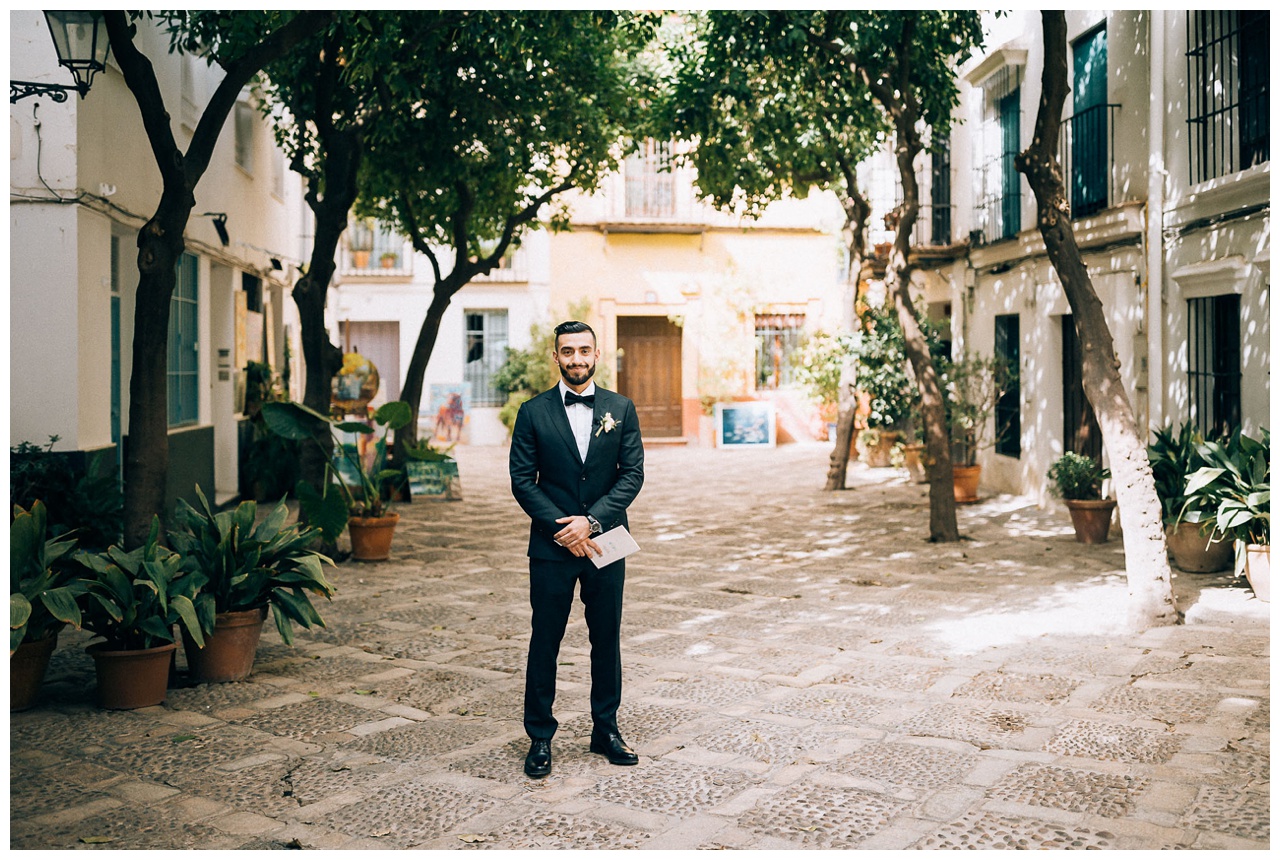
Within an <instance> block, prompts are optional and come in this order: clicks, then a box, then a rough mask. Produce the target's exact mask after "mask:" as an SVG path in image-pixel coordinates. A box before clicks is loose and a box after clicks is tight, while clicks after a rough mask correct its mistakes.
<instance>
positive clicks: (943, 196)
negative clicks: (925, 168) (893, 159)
mask: <svg viewBox="0 0 1280 860" xmlns="http://www.w3.org/2000/svg"><path fill="white" fill-rule="evenodd" d="M929 158H930V170H929V206H930V211H929V240H930V244H933V245H950V244H951V147H950V145H949V144H948V143H945V142H944V143H943V145H942V146H941V148H939V149H937V150H935V151H934V152H932V153H931V154H930V156H929ZM921 214H923V213H921Z"/></svg>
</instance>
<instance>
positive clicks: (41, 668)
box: [9, 501, 83, 711]
mask: <svg viewBox="0 0 1280 860" xmlns="http://www.w3.org/2000/svg"><path fill="white" fill-rule="evenodd" d="M47 521H48V516H47V513H46V511H45V507H44V503H43V502H40V501H36V502H35V503H33V504H32V505H31V510H30V511H27V510H25V509H23V508H22V507H20V506H18V505H14V506H13V520H12V521H11V522H10V523H9V710H11V711H23V710H26V709H27V708H29V707H31V705H32V703H34V702H35V698H36V694H37V693H38V692H39V690H40V684H41V683H42V682H43V681H44V673H45V671H46V670H47V669H48V668H49V658H50V657H51V656H52V655H53V650H54V648H56V647H57V645H58V633H59V632H60V631H61V630H62V628H63V627H64V626H65V625H67V624H70V625H72V626H73V627H79V626H80V607H79V606H77V605H76V596H77V595H78V594H79V593H81V592H82V591H83V586H82V585H81V584H80V583H79V582H78V581H77V580H76V578H75V569H74V567H72V566H71V565H69V564H67V561H68V558H67V557H68V555H69V554H70V553H71V552H72V550H74V549H75V545H76V542H75V539H74V538H67V537H63V538H49V539H46V538H45V535H46V523H47Z"/></svg>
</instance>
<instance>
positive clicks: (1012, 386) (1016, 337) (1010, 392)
mask: <svg viewBox="0 0 1280 860" xmlns="http://www.w3.org/2000/svg"><path fill="white" fill-rule="evenodd" d="M1020 330H1021V325H1020V323H1019V318H1018V315H1017V314H1000V315H998V316H997V317H996V332H995V335H996V338H995V339H996V343H995V354H996V358H999V359H1003V360H1004V362H1005V365H1006V366H1007V367H1008V368H1009V380H1008V383H1007V386H1006V388H1005V391H1004V393H1003V394H1001V395H1000V399H999V400H997V401H996V416H995V417H996V446H995V447H996V453H997V454H1004V455H1005V456H1006V457H1021V456H1022V388H1021V386H1020V385H1019V383H1018V367H1019V361H1020V356H1021V334H1020Z"/></svg>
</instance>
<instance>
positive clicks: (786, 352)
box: [756, 314, 804, 390]
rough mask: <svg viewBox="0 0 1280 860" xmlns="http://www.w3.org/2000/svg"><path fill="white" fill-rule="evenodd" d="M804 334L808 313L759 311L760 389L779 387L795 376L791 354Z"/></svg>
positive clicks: (758, 376) (758, 365) (757, 323)
mask: <svg viewBox="0 0 1280 860" xmlns="http://www.w3.org/2000/svg"><path fill="white" fill-rule="evenodd" d="M803 337H804V314H756V389H757V390H764V389H776V388H783V387H785V386H787V385H790V384H791V383H792V382H793V381H794V380H795V369H794V368H793V367H792V363H791V357H792V356H793V355H795V354H796V353H797V352H798V351H799V349H800V341H801V340H802V339H803Z"/></svg>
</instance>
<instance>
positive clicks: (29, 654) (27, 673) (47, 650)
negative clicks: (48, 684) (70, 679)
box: [9, 635, 58, 711]
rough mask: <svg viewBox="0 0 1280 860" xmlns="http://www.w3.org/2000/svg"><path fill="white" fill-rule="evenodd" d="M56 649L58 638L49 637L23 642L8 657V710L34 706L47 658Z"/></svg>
mask: <svg viewBox="0 0 1280 860" xmlns="http://www.w3.org/2000/svg"><path fill="white" fill-rule="evenodd" d="M56 647H58V637H57V636H56V635H54V636H49V637H47V638H45V639H36V640H35V641H33V642H23V643H22V644H21V645H19V646H18V647H17V650H15V651H14V652H13V654H12V655H11V656H10V657H9V710H10V711H25V710H26V709H27V708H29V707H31V706H32V705H34V704H35V701H36V696H37V695H38V694H39V692H40V685H41V684H43V683H44V673H45V672H46V671H47V670H48V668H49V658H50V657H52V656H53V649H54V648H56Z"/></svg>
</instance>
